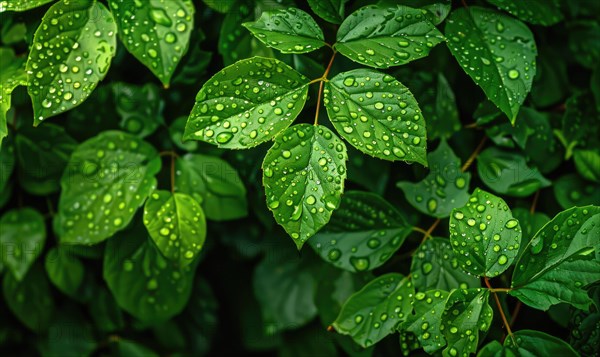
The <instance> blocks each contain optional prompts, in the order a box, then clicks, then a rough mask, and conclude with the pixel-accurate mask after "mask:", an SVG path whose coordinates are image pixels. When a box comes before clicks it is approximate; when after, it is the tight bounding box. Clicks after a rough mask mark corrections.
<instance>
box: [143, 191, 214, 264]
mask: <svg viewBox="0 0 600 357" xmlns="http://www.w3.org/2000/svg"><path fill="white" fill-rule="evenodd" d="M144 224H145V225H146V228H147V229H148V233H150V237H151V238H152V240H153V241H154V244H156V247H157V248H158V250H159V251H160V252H161V253H162V254H163V255H164V256H165V257H167V258H168V259H170V260H172V261H175V262H178V263H179V264H180V265H181V266H185V265H188V264H190V263H192V262H193V261H194V258H196V257H198V253H199V252H200V250H201V249H202V246H203V245H204V240H205V239H206V219H205V218H204V212H203V211H202V207H200V204H199V203H198V202H197V201H196V200H194V199H193V198H192V197H191V196H188V195H187V194H185V193H178V192H175V193H171V192H168V191H154V192H153V193H152V195H150V199H148V201H146V205H145V207H144Z"/></svg>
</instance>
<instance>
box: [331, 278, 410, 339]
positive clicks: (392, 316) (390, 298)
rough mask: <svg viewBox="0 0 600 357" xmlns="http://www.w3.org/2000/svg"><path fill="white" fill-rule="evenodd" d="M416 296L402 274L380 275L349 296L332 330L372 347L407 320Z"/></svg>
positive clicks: (408, 281)
mask: <svg viewBox="0 0 600 357" xmlns="http://www.w3.org/2000/svg"><path fill="white" fill-rule="evenodd" d="M413 295H414V288H413V286H412V283H411V282H410V280H409V279H408V278H406V277H404V276H403V275H402V274H398V273H389V274H385V275H382V276H379V277H377V278H375V279H374V280H372V281H371V282H369V283H368V284H367V285H365V286H364V287H363V288H362V289H361V290H360V291H358V292H356V293H354V294H353V295H352V296H350V298H349V299H348V300H347V301H346V303H345V304H344V306H343V307H342V311H341V312H340V314H339V316H338V317H337V319H336V320H335V322H334V323H333V327H334V328H335V329H336V331H337V332H339V333H341V334H344V335H350V336H351V337H352V338H353V339H354V341H355V342H356V343H358V344H359V345H361V346H363V347H368V346H371V345H372V344H374V343H377V342H379V341H380V340H381V339H383V338H384V337H386V336H387V335H389V334H391V333H393V332H394V331H395V328H396V326H397V325H398V324H399V323H402V322H403V321H405V320H406V318H407V317H408V315H409V313H410V311H411V303H412V297H413Z"/></svg>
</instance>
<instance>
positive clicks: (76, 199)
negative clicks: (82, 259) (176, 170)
mask: <svg viewBox="0 0 600 357" xmlns="http://www.w3.org/2000/svg"><path fill="white" fill-rule="evenodd" d="M160 167H161V162H160V158H159V157H158V153H157V152H156V150H155V149H154V147H153V146H151V145H150V144H148V143H146V142H145V141H142V140H141V139H139V138H138V137H135V136H133V135H131V134H127V133H124V132H119V131H104V132H102V133H101V134H100V135H98V136H96V137H94V138H92V139H89V140H87V141H85V142H83V143H82V144H81V145H79V146H78V147H77V149H75V151H74V152H73V154H72V155H71V159H70V161H69V164H68V170H66V171H65V172H64V174H63V176H62V179H61V187H62V192H61V196H60V201H59V204H58V216H57V220H58V221H57V222H58V227H59V236H60V240H61V242H62V243H72V244H95V243H98V242H101V241H103V240H105V239H107V238H109V237H111V236H112V235H113V234H114V233H115V232H118V231H120V230H121V229H123V228H125V227H126V226H127V224H128V223H129V222H130V221H131V219H132V218H133V215H134V214H135V212H136V210H137V209H138V207H139V206H141V205H142V204H143V203H144V201H145V200H146V197H148V195H149V194H150V192H152V190H154V188H155V187H156V179H155V178H154V175H156V173H158V171H159V170H160Z"/></svg>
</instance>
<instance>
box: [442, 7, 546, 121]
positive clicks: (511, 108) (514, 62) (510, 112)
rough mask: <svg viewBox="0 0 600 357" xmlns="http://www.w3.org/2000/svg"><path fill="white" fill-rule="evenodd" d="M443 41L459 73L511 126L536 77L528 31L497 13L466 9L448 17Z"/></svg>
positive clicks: (535, 52) (523, 25)
mask: <svg viewBox="0 0 600 357" xmlns="http://www.w3.org/2000/svg"><path fill="white" fill-rule="evenodd" d="M446 37H447V38H448V39H449V40H448V48H450V52H451V53H452V55H453V56H454V57H455V58H456V60H457V61H458V63H459V64H460V66H461V67H462V68H463V70H464V71H465V72H466V73H467V74H468V75H469V76H470V77H471V78H472V79H473V80H474V81H475V83H476V84H477V85H479V86H480V87H481V88H482V89H483V91H484V92H485V94H486V96H487V97H488V98H489V99H490V100H491V101H492V102H493V103H494V104H495V105H496V106H497V107H498V108H500V110H502V111H503V112H504V113H505V114H506V115H507V116H508V118H509V119H510V121H511V122H512V123H513V124H514V122H515V120H516V117H517V114H518V112H519V108H520V107H521V105H522V104H523V102H524V101H525V97H526V96H527V94H528V93H529V91H530V90H531V84H532V81H533V77H535V73H536V64H535V58H536V55H537V49H536V45H535V40H534V38H533V34H532V33H531V31H530V30H529V28H528V27H527V26H526V25H525V24H523V23H522V22H521V21H519V20H517V19H514V18H512V17H510V16H506V15H504V14H502V13H500V12H498V11H495V10H492V9H486V8H483V7H478V6H470V7H469V8H468V9H463V8H460V9H457V10H455V11H453V12H452V14H450V17H449V18H448V20H447V22H446Z"/></svg>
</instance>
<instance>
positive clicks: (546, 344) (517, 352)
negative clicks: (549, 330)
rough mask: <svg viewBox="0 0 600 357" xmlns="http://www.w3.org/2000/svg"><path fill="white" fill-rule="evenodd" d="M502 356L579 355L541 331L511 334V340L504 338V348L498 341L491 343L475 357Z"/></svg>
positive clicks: (572, 356) (574, 356)
mask: <svg viewBox="0 0 600 357" xmlns="http://www.w3.org/2000/svg"><path fill="white" fill-rule="evenodd" d="M513 339H514V342H513ZM515 342H516V345H515ZM502 356H561V357H562V356H565V357H577V356H579V353H577V352H575V350H574V349H573V347H571V346H570V345H569V344H568V343H566V342H565V341H563V340H561V339H560V338H557V337H554V336H550V335H548V334H546V333H544V332H541V331H533V330H520V331H516V332H515V333H513V338H506V339H505V340H504V346H503V345H501V344H500V343H499V342H498V341H493V342H490V343H488V344H487V345H485V346H484V347H483V348H482V349H481V350H480V351H479V353H478V354H477V357H502Z"/></svg>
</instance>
